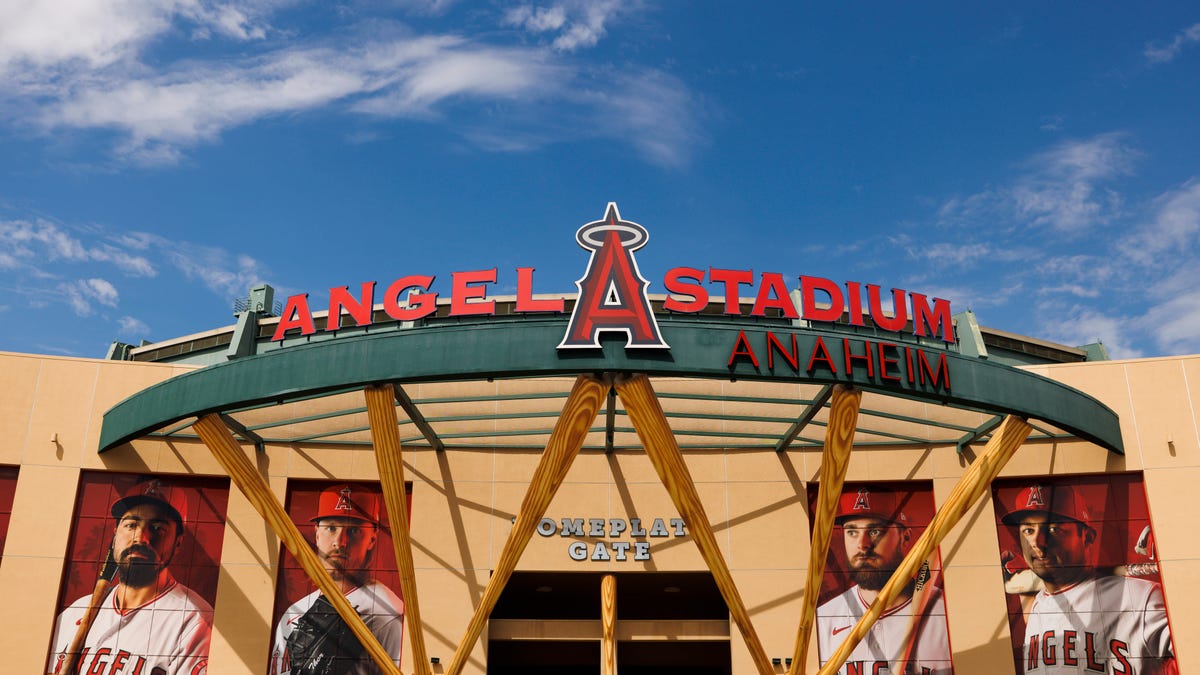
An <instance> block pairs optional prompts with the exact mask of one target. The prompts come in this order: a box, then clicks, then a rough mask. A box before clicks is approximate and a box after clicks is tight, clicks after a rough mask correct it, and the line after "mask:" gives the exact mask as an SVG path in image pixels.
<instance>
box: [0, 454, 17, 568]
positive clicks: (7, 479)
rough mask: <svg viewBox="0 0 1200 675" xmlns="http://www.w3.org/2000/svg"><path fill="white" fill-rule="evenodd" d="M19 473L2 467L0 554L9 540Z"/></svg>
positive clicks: (0, 487)
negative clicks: (9, 527)
mask: <svg viewBox="0 0 1200 675" xmlns="http://www.w3.org/2000/svg"><path fill="white" fill-rule="evenodd" d="M17 471H18V468H17V467H15V466H0V553H3V552H4V542H5V541H7V540H8V523H9V521H11V520H12V507H13V499H14V498H15V497H16V496H17Z"/></svg>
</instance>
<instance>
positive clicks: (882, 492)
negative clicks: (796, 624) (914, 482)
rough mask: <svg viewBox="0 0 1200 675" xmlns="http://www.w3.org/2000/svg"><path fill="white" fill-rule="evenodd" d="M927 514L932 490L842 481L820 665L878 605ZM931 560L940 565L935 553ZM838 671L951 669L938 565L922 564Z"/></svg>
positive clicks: (933, 672)
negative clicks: (860, 620)
mask: <svg viewBox="0 0 1200 675" xmlns="http://www.w3.org/2000/svg"><path fill="white" fill-rule="evenodd" d="M910 487H911V486H910ZM932 515H933V495H932V490H931V489H926V490H912V489H908V490H897V489H893V488H890V487H889V486H882V485H880V486H872V485H859V486H850V485H849V484H847V487H846V488H845V489H844V490H843V492H842V495H841V498H840V499H839V501H838V510H837V516H836V518H835V520H834V523H835V525H836V527H835V528H834V531H833V539H832V541H831V543H830V559H829V561H828V563H827V564H826V568H825V569H826V571H825V582H824V583H823V584H822V594H821V600H822V602H821V604H820V605H818V606H817V649H818V655H819V657H820V659H821V664H822V665H824V664H825V662H826V661H827V660H828V659H829V657H830V656H831V655H832V654H833V653H834V651H836V650H837V648H838V647H839V646H840V645H841V643H842V640H843V639H845V636H846V635H847V634H849V633H850V632H851V631H850V629H851V628H853V627H854V625H855V624H857V623H858V620H859V619H860V618H862V616H863V614H865V613H866V611H867V609H868V608H869V607H870V606H871V604H872V603H873V602H875V599H876V598H877V597H878V596H879V591H880V590H882V589H883V586H884V584H886V583H887V582H888V580H889V579H890V578H891V576H892V573H893V572H894V571H895V570H896V568H897V567H899V566H900V562H901V561H902V560H903V559H904V556H905V554H907V553H908V550H909V548H911V546H912V544H913V543H914V542H915V541H916V539H917V536H918V535H919V534H920V530H923V529H924V526H925V525H927V524H928V522H929V520H930V519H931V518H932ZM931 561H932V562H934V563H936V562H937V554H936V553H935V554H934V556H933V557H932V558H931ZM838 672H839V673H840V674H842V675H858V674H866V673H871V674H875V673H896V674H916V675H949V674H950V673H952V672H953V667H952V665H951V661H950V643H949V640H948V639H947V630H946V606H945V602H944V598H943V593H942V582H941V575H940V574H938V573H937V570H936V564H935V565H930V561H927V562H926V564H925V565H923V566H922V568H921V571H920V572H919V573H918V574H917V576H916V577H915V578H913V579H911V580H909V582H908V584H907V585H906V586H905V587H904V591H903V592H902V593H901V594H900V596H899V597H898V598H897V599H896V601H895V602H893V603H892V604H891V606H889V607H887V608H885V609H884V611H883V613H882V614H881V615H880V617H879V619H878V620H877V621H876V623H875V625H874V626H873V627H872V628H871V631H870V632H869V633H868V634H867V635H866V637H865V638H863V640H862V642H860V643H859V644H858V646H857V647H855V649H854V651H853V652H851V654H850V657H849V659H847V661H846V665H845V666H843V667H842V668H841V669H840V670H839V671H838Z"/></svg>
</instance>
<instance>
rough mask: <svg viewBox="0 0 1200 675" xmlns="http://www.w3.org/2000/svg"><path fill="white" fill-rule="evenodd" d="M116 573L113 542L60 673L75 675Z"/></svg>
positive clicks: (58, 671) (59, 670) (68, 648)
mask: <svg viewBox="0 0 1200 675" xmlns="http://www.w3.org/2000/svg"><path fill="white" fill-rule="evenodd" d="M116 575H117V561H116V558H114V557H113V549H112V544H109V546H108V556H107V557H105V559H104V562H103V563H101V565H100V577H99V578H98V579H96V588H95V589H93V590H92V598H91V599H90V600H88V606H87V610H85V611H84V613H83V618H82V619H80V620H79V628H78V629H77V630H76V631H75V637H74V638H72V639H71V644H70V645H69V646H68V647H67V653H66V656H65V657H64V658H63V662H62V667H61V668H59V669H58V670H56V671H55V672H57V673H59V675H75V670H76V669H77V668H79V657H80V653H81V652H82V651H83V643H84V641H85V640H87V634H88V631H90V630H91V629H92V623H93V622H95V621H96V613H97V612H99V611H100V603H101V602H104V596H106V595H108V589H109V588H110V587H111V586H112V580H113V577H115V576H116Z"/></svg>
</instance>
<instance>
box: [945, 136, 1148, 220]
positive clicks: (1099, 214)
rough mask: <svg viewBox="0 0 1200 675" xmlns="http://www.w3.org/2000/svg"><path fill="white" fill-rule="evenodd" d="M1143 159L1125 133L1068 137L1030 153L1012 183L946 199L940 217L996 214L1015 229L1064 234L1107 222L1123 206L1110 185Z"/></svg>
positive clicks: (953, 218)
mask: <svg viewBox="0 0 1200 675" xmlns="http://www.w3.org/2000/svg"><path fill="white" fill-rule="evenodd" d="M1139 158H1140V153H1139V152H1138V151H1137V150H1136V149H1134V148H1133V147H1132V146H1131V145H1130V144H1129V142H1128V139H1127V138H1126V136H1125V135H1124V134H1121V133H1108V134H1101V135H1098V136H1095V137H1092V138H1089V139H1083V140H1070V141H1065V142H1062V143H1059V144H1057V145H1055V146H1053V147H1051V148H1049V149H1047V150H1045V151H1044V152H1041V153H1038V154H1037V155H1035V156H1033V157H1031V158H1030V159H1029V160H1028V161H1027V162H1026V163H1025V164H1024V167H1023V168H1024V171H1023V173H1022V174H1020V175H1019V176H1017V177H1016V178H1014V179H1013V180H1012V181H1011V182H1009V183H1008V184H1005V185H1001V186H996V187H992V188H989V189H986V190H983V191H981V192H978V193H976V194H972V195H968V196H965V197H955V198H953V199H949V200H947V201H946V202H945V203H944V204H943V205H942V207H941V209H940V211H939V216H940V220H941V222H942V223H943V224H947V225H961V224H971V223H975V222H978V221H979V220H981V219H984V218H992V219H996V220H1000V221H1002V222H1004V223H1006V224H1007V226H1008V227H1012V228H1038V229H1040V228H1050V229H1053V230H1057V231H1059V232H1062V233H1078V232H1080V231H1082V230H1084V229H1086V228H1089V227H1095V226H1099V225H1105V224H1107V223H1109V222H1111V221H1112V219H1113V218H1114V217H1116V216H1117V215H1118V214H1119V213H1120V210H1121V207H1122V201H1121V195H1120V194H1119V193H1118V192H1117V191H1116V190H1115V189H1113V188H1112V185H1113V184H1114V182H1115V180H1116V179H1118V178H1120V177H1123V176H1127V175H1129V174H1131V173H1132V172H1133V169H1134V166H1135V165H1136V163H1137V161H1138V159H1139Z"/></svg>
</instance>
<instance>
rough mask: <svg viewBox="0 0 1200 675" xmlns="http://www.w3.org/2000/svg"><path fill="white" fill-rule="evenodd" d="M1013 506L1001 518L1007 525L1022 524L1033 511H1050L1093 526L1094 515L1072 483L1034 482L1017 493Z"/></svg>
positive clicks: (1049, 512)
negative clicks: (1045, 483)
mask: <svg viewBox="0 0 1200 675" xmlns="http://www.w3.org/2000/svg"><path fill="white" fill-rule="evenodd" d="M1012 506H1013V508H1012V510H1011V511H1009V512H1008V513H1006V514H1004V516H1002V517H1001V518H1000V522H1002V523H1004V524H1005V525H1020V524H1021V521H1022V520H1024V519H1025V517H1026V516H1027V515H1029V514H1032V513H1048V514H1053V515H1056V516H1059V517H1061V518H1066V519H1068V520H1074V521H1075V522H1078V523H1083V524H1084V525H1088V526H1089V527H1090V526H1091V520H1092V516H1091V513H1090V512H1089V511H1088V507H1087V504H1086V503H1084V501H1083V497H1080V496H1079V493H1078V492H1076V491H1075V488H1073V487H1071V486H1070V485H1044V484H1037V483H1035V484H1033V485H1030V486H1029V487H1027V488H1025V489H1023V490H1021V491H1020V492H1018V493H1017V497H1016V499H1014V500H1013V504H1012Z"/></svg>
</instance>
